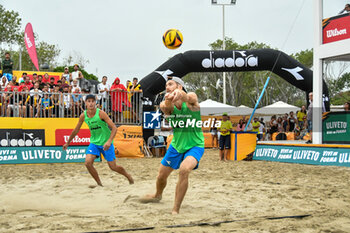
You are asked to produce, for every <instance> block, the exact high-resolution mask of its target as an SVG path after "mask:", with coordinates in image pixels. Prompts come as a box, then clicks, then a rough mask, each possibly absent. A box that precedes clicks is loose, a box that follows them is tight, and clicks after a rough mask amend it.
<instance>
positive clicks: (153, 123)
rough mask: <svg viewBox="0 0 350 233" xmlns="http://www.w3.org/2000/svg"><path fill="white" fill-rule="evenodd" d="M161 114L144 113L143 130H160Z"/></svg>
mask: <svg viewBox="0 0 350 233" xmlns="http://www.w3.org/2000/svg"><path fill="white" fill-rule="evenodd" d="M161 115H162V114H161V113H160V112H159V110H158V111H157V112H143V120H144V121H143V128H144V129H160V116H161Z"/></svg>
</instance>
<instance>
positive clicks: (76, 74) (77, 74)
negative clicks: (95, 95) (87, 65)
mask: <svg viewBox="0 0 350 233" xmlns="http://www.w3.org/2000/svg"><path fill="white" fill-rule="evenodd" d="M73 69H74V71H73V72H72V73H71V76H72V80H74V79H76V80H78V87H80V88H83V87H82V80H83V79H84V76H83V73H82V72H81V71H80V70H79V65H78V64H75V65H74V67H73Z"/></svg>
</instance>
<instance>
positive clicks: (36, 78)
mask: <svg viewBox="0 0 350 233" xmlns="http://www.w3.org/2000/svg"><path fill="white" fill-rule="evenodd" d="M36 81H38V74H37V73H34V74H33V78H32V81H31V82H32V83H33V85H34V83H35V82H36Z"/></svg>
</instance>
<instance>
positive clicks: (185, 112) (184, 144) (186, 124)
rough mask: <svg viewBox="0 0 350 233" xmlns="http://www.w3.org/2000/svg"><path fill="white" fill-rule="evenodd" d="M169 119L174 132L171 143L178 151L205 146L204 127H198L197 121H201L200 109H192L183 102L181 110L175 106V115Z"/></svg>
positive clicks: (182, 151)
mask: <svg viewBox="0 0 350 233" xmlns="http://www.w3.org/2000/svg"><path fill="white" fill-rule="evenodd" d="M168 120H169V123H170V125H171V126H172V127H173V132H174V137H173V140H172V141H171V145H172V146H173V147H174V148H175V149H176V150H177V152H179V153H184V152H186V151H188V150H189V149H191V148H192V147H203V148H204V136H203V132H202V127H196V125H197V124H196V122H197V121H201V113H200V111H195V112H193V111H191V110H190V109H189V108H188V107H187V104H186V103H185V102H183V103H182V107H181V110H179V109H177V108H176V106H174V111H173V117H170V118H168Z"/></svg>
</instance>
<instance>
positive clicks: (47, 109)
mask: <svg viewBox="0 0 350 233" xmlns="http://www.w3.org/2000/svg"><path fill="white" fill-rule="evenodd" d="M53 107H54V105H53V101H52V96H51V97H50V96H49V93H48V92H44V94H43V97H42V98H41V99H40V101H39V104H38V108H39V109H38V113H37V114H39V113H40V116H42V117H45V118H46V117H51V115H52V108H53Z"/></svg>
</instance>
